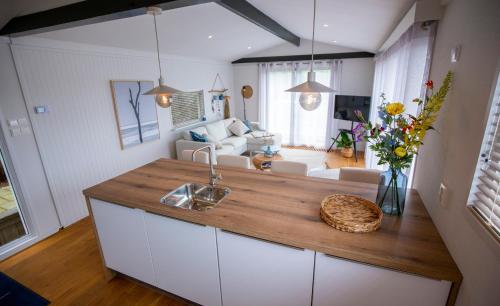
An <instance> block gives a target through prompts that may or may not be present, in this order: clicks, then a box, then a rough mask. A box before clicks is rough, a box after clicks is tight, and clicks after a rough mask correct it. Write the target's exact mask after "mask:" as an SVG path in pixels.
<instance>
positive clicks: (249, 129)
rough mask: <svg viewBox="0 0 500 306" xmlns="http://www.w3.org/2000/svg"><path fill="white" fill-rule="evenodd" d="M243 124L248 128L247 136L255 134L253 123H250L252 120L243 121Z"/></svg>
mask: <svg viewBox="0 0 500 306" xmlns="http://www.w3.org/2000/svg"><path fill="white" fill-rule="evenodd" d="M243 123H244V124H245V125H246V126H247V127H248V131H247V132H246V133H245V134H248V133H250V132H253V129H252V123H251V122H250V120H243Z"/></svg>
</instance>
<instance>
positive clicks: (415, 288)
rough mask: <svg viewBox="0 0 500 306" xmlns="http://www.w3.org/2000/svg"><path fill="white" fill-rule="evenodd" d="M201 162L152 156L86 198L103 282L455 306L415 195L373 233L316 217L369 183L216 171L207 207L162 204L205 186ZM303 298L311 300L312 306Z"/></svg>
mask: <svg viewBox="0 0 500 306" xmlns="http://www.w3.org/2000/svg"><path fill="white" fill-rule="evenodd" d="M207 174H208V165H203V164H196V163H191V162H185V161H176V160H168V159H160V160H157V161H155V162H152V163H150V164H147V165H145V166H143V167H140V168H137V169H135V170H132V171H130V172H128V173H125V174H123V175H120V176H118V177H116V178H113V179H111V180H108V181H106V182H103V183H101V184H98V185H96V186H94V187H91V188H88V189H86V190H85V191H84V195H85V196H86V198H87V202H88V205H89V210H90V212H91V215H92V216H93V219H94V223H95V225H96V232H97V237H98V241H99V244H100V248H101V253H102V255H103V265H104V267H105V272H106V275H107V277H109V278H110V277H112V276H113V275H114V272H115V271H117V272H120V273H122V274H126V275H129V276H131V277H133V278H136V279H139V280H141V281H143V282H146V283H149V284H151V285H153V286H156V287H159V288H161V289H163V290H165V291H168V292H170V293H173V294H176V295H179V296H181V297H183V298H186V299H188V300H191V301H194V302H196V303H199V304H203V305H225V306H229V305H311V303H312V305H318V306H319V305H363V304H367V305H445V304H446V305H453V304H454V302H455V299H456V295H457V293H458V289H459V287H460V283H461V280H462V275H461V273H460V271H459V270H458V268H457V266H456V264H455V262H454V261H453V259H452V257H451V256H450V254H449V252H448V250H447V248H446V246H445V245H444V243H443V241H442V239H441V237H440V235H439V233H438V231H437V229H436V227H435V226H434V224H433V222H432V220H431V218H430V216H429V215H428V213H427V211H426V209H425V207H424V205H423V203H422V201H421V199H420V197H419V195H418V193H417V192H416V191H415V190H409V192H408V194H407V199H406V208H405V211H404V214H403V216H402V217H392V216H384V219H383V221H382V225H381V227H380V229H379V230H378V231H376V232H373V233H366V234H352V233H345V232H341V231H337V230H335V229H333V228H331V227H329V226H328V225H326V224H325V223H323V222H322V221H321V219H320V217H319V208H320V203H321V200H322V199H323V198H324V197H325V196H327V195H329V194H332V193H346V194H355V195H359V196H362V197H364V198H367V199H370V200H374V199H375V196H376V191H377V188H376V187H377V186H374V185H370V184H361V183H352V182H341V181H334V180H326V179H319V178H311V177H297V176H289V175H273V174H270V173H263V172H257V171H253V170H240V169H232V168H224V169H223V170H222V175H223V179H222V181H221V182H220V185H222V186H226V187H229V188H230V189H231V193H230V194H229V196H227V197H226V198H225V199H224V200H223V201H222V203H221V204H219V205H218V206H217V207H216V208H214V209H211V210H208V211H195V210H185V209H179V208H175V207H169V206H167V205H164V204H161V203H160V198H161V197H163V196H164V195H165V194H167V193H168V192H170V191H171V190H174V189H175V188H177V187H179V186H180V185H182V184H185V183H187V182H196V183H205V184H206V183H207ZM311 301H312V302H311Z"/></svg>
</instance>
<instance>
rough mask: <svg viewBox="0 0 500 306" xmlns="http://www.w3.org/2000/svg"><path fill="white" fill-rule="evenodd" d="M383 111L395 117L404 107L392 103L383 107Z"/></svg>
mask: <svg viewBox="0 0 500 306" xmlns="http://www.w3.org/2000/svg"><path fill="white" fill-rule="evenodd" d="M385 111H386V112H387V113H388V114H389V115H391V116H395V115H399V114H401V113H402V112H404V111H405V106H404V105H403V103H400V102H392V103H389V104H387V105H386V106H385Z"/></svg>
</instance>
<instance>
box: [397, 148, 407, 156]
mask: <svg viewBox="0 0 500 306" xmlns="http://www.w3.org/2000/svg"><path fill="white" fill-rule="evenodd" d="M394 154H396V155H397V156H399V157H405V155H406V149H405V148H403V147H397V148H396V149H395V150H394Z"/></svg>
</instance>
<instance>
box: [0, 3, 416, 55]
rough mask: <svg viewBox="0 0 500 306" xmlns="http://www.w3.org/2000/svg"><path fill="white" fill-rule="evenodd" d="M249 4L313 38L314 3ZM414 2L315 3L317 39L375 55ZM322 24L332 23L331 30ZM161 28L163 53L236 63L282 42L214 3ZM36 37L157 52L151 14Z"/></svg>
mask: <svg viewBox="0 0 500 306" xmlns="http://www.w3.org/2000/svg"><path fill="white" fill-rule="evenodd" d="M3 1H5V0H2V3H1V4H0V11H2V10H4V8H7V7H8V5H7V4H8V3H6V2H7V1H5V2H3ZM248 1H249V2H250V3H252V4H253V5H254V6H255V7H257V8H258V9H260V10H261V11H263V12H264V13H265V14H267V15H268V16H269V17H271V18H273V19H274V20H276V21H277V22H278V23H280V24H281V25H282V26H284V27H285V28H287V29H288V30H290V31H291V32H293V33H294V34H296V35H298V36H300V37H301V38H305V39H311V34H312V33H311V31H312V29H311V26H312V5H313V0H272V1H270V0H248ZM414 1H415V0H317V18H316V25H317V26H316V39H317V40H318V41H320V42H323V43H326V44H334V45H339V46H344V47H347V48H350V49H354V50H362V51H376V50H377V49H378V48H379V47H380V46H381V45H382V43H383V42H384V41H385V39H386V38H387V37H388V36H389V34H390V33H391V31H392V30H393V29H394V28H395V26H396V25H397V23H398V22H399V21H400V20H401V18H402V17H403V16H404V14H405V13H406V11H407V10H408V9H409V8H410V6H411V5H412V4H413V2H414ZM8 2H9V3H11V1H8ZM71 2H76V1H75V0H45V1H33V0H17V1H14V3H16V4H15V5H12V7H11V8H15V10H14V9H11V14H13V13H12V12H14V11H15V14H14V15H13V16H15V15H22V14H27V13H32V12H36V11H40V10H44V9H49V8H52V7H56V6H58V5H64V4H67V3H71ZM42 3H44V5H45V6H43V5H42ZM4 12H5V10H4ZM2 14H3V13H2ZM3 15H5V14H3ZM0 17H2V16H0ZM0 21H1V20H0ZM323 24H328V27H324V26H323ZM158 27H159V35H160V49H161V52H162V53H166V54H175V55H183V56H190V57H200V58H209V59H216V60H234V59H238V58H240V57H244V56H246V55H248V54H254V53H256V52H257V53H258V52H259V51H262V50H265V49H268V48H271V47H274V46H278V45H280V44H283V42H284V41H283V40H282V39H280V38H278V37H276V36H274V35H273V34H271V33H269V32H267V31H265V30H264V29H262V28H260V27H258V26H256V25H254V24H253V23H251V22H249V21H247V20H246V19H244V18H241V17H239V16H237V15H236V14H234V13H232V12H230V11H228V10H226V9H224V8H223V7H221V6H219V5H217V4H214V3H207V4H201V5H196V6H190V7H183V8H179V9H176V10H170V11H165V12H163V14H162V15H161V16H159V17H158ZM209 35H213V38H212V39H208V36H209ZM37 36H39V37H43V38H48V39H55V40H62V41H71V42H77V43H87V44H92V45H102V46H109V47H118V48H126V49H132V50H140V51H154V48H155V45H154V32H153V21H152V17H151V16H149V15H143V16H137V17H132V18H126V19H119V20H114V21H109V22H103V23H99V24H92V25H87V26H82V27H77V28H71V29H66V30H59V31H53V32H47V33H42V34H38V35H37ZM248 46H251V49H248ZM289 46H290V48H293V47H291V46H292V45H289ZM285 49H286V48H285ZM282 55H287V54H282Z"/></svg>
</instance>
